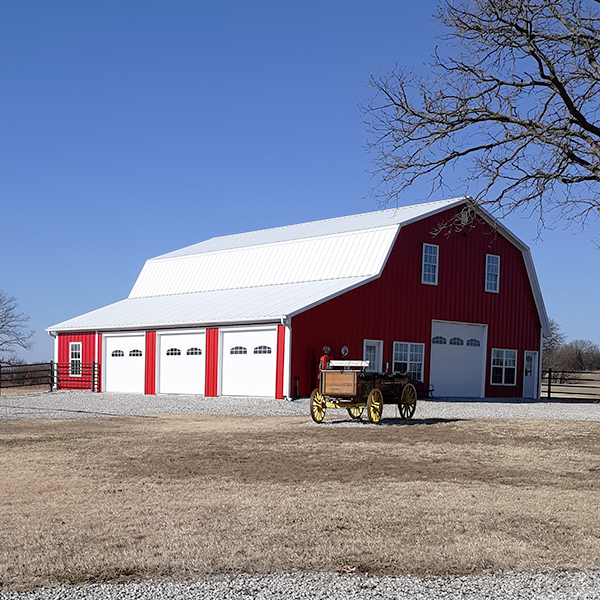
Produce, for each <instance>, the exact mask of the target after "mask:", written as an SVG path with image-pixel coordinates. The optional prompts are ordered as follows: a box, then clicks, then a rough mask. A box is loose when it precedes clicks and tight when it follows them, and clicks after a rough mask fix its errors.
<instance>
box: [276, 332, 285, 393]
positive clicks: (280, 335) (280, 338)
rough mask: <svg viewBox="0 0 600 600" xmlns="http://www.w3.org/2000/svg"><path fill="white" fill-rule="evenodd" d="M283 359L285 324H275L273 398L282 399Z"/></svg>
mask: <svg viewBox="0 0 600 600" xmlns="http://www.w3.org/2000/svg"><path fill="white" fill-rule="evenodd" d="M284 359H285V326H284V325H277V367H276V375H275V398H277V399H278V400H283V398H284V395H283V373H284V369H283V364H284Z"/></svg>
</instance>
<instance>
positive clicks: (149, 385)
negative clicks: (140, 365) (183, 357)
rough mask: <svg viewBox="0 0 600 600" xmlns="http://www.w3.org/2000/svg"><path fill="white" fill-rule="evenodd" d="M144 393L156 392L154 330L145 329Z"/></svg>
mask: <svg viewBox="0 0 600 600" xmlns="http://www.w3.org/2000/svg"><path fill="white" fill-rule="evenodd" d="M144 393H146V394H156V331H146V375H145V383H144Z"/></svg>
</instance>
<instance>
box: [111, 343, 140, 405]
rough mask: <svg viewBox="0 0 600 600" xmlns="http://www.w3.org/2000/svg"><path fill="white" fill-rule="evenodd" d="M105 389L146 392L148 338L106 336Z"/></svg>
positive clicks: (137, 392)
mask: <svg viewBox="0 0 600 600" xmlns="http://www.w3.org/2000/svg"><path fill="white" fill-rule="evenodd" d="M104 340H105V343H104V391H106V392H131V393H136V394H143V393H144V374H145V371H146V368H145V355H146V343H145V342H146V338H145V336H144V334H138V335H115V336H113V335H105V336H104Z"/></svg>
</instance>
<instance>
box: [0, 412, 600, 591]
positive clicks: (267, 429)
mask: <svg viewBox="0 0 600 600" xmlns="http://www.w3.org/2000/svg"><path fill="white" fill-rule="evenodd" d="M328 419H329V417H328ZM0 447H1V452H0V511H1V514H2V518H1V519H0V583H1V585H2V586H3V587H4V589H7V588H15V589H17V588H26V587H31V586H36V585H51V584H55V583H82V582H91V581H121V580H125V579H128V578H147V577H154V578H156V577H171V578H184V577H197V576H201V575H203V574H207V573H219V572H242V571H246V572H277V571H297V570H312V571H314V570H316V571H320V570H327V571H336V570H339V571H350V572H351V571H356V572H369V573H371V574H405V573H412V574H418V575H423V574H430V575H441V574H461V573H473V572H483V571H503V570H532V569H542V570H546V569H598V568H600V510H599V502H598V488H599V482H600V423H594V422H577V421H560V422H558V421H542V420H540V421H537V420H536V421H533V420H519V421H506V420H469V421H459V420H457V421H416V422H414V423H412V424H394V425H392V426H379V427H378V426H372V425H362V426H361V425H354V424H352V425H351V426H349V427H342V426H336V424H335V423H332V422H331V421H329V422H328V423H326V424H323V425H321V426H317V425H314V424H313V423H312V422H311V421H310V420H309V419H308V418H305V417H277V418H275V417H233V416H230V417H207V416H202V417H200V416H198V417H189V416H177V417H152V418H150V417H148V418H114V419H81V420H79V419H78V420H68V421H58V420H52V421H44V420H20V421H8V422H2V423H0Z"/></svg>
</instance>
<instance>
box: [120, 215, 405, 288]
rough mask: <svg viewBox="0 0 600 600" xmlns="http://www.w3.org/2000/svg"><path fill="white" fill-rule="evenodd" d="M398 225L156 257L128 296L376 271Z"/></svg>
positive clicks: (390, 246) (363, 273) (147, 265)
mask: <svg viewBox="0 0 600 600" xmlns="http://www.w3.org/2000/svg"><path fill="white" fill-rule="evenodd" d="M398 228H399V226H398V225H388V226H387V227H378V228H372V229H364V230H359V231H353V232H349V233H340V234H334V235H327V236H319V237H310V238H304V239H296V240H291V241H285V242H278V243H271V244H263V245H258V246H249V247H244V248H234V249H230V250H222V251H216V252H207V253H202V254H190V255H185V256H176V257H169V258H164V257H163V258H160V257H159V258H155V259H152V260H149V261H147V262H146V264H145V265H144V268H143V269H142V272H141V273H140V275H139V277H138V279H137V281H136V283H135V285H134V287H133V289H132V291H131V293H130V294H129V297H130V298H143V297H148V296H164V295H172V294H191V293H196V292H209V291H215V290H227V289H239V288H249V287H259V286H272V285H281V284H287V283H300V282H306V281H323V280H331V279H342V278H348V277H370V276H373V275H378V274H379V273H380V272H381V270H382V269H383V267H384V265H385V261H386V260H387V257H388V255H389V252H390V250H391V248H392V245H393V242H394V240H395V237H396V234H397V232H398Z"/></svg>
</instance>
